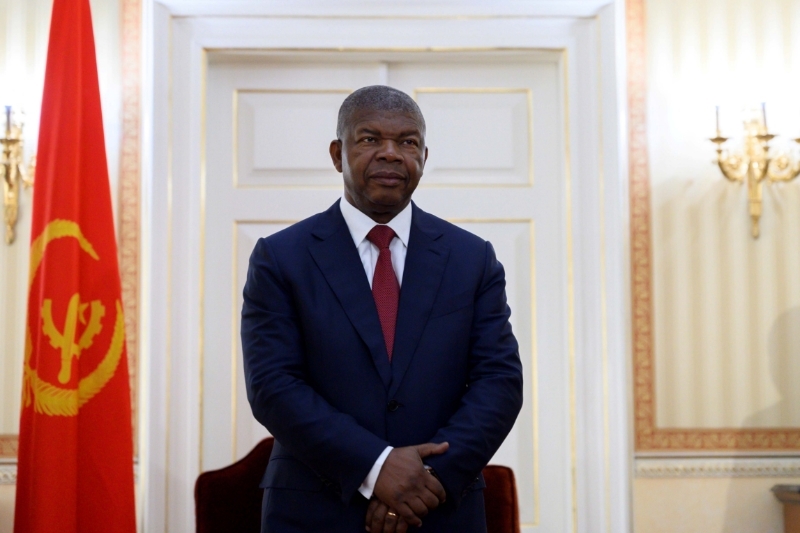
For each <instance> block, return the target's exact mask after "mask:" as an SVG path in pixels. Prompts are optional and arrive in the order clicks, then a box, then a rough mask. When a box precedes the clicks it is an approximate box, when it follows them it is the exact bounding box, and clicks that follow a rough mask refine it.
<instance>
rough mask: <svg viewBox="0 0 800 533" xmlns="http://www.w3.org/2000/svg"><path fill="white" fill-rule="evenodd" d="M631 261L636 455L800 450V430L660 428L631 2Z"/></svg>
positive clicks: (643, 130) (641, 26)
mask: <svg viewBox="0 0 800 533" xmlns="http://www.w3.org/2000/svg"><path fill="white" fill-rule="evenodd" d="M625 10H626V13H625V15H626V20H627V57H628V128H629V137H628V142H629V192H630V198H629V200H630V225H631V226H630V239H631V242H630V246H631V248H630V255H631V257H630V260H631V311H632V313H631V314H632V321H633V323H632V348H633V398H634V400H633V402H634V405H633V410H634V431H635V451H636V452H659V451H661V452H670V451H674V452H683V451H687V450H690V451H704V452H728V453H730V452H736V451H741V450H750V451H753V452H757V451H765V450H769V451H778V450H798V449H800V428H770V429H736V428H711V429H699V428H669V429H663V428H658V427H656V419H655V413H656V405H655V402H656V395H655V394H656V391H655V355H654V349H655V346H654V333H655V332H654V329H653V326H654V321H653V261H652V257H653V242H652V225H651V198H650V172H649V160H648V148H647V115H646V110H647V70H646V66H647V65H646V55H647V52H646V46H647V39H646V33H645V31H646V18H645V15H646V13H645V0H627V3H626V8H625Z"/></svg>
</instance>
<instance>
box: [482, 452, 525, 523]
mask: <svg viewBox="0 0 800 533" xmlns="http://www.w3.org/2000/svg"><path fill="white" fill-rule="evenodd" d="M483 478H484V479H485V480H486V488H485V489H483V500H484V502H485V503H486V530H487V531H488V532H489V533H520V525H519V502H518V501H517V482H516V480H515V479H514V471H513V470H511V469H510V468H509V467H507V466H500V465H488V466H487V467H486V468H484V469H483Z"/></svg>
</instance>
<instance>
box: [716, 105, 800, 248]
mask: <svg viewBox="0 0 800 533" xmlns="http://www.w3.org/2000/svg"><path fill="white" fill-rule="evenodd" d="M744 132H745V137H744V144H743V146H742V147H741V148H740V149H738V150H729V149H724V150H723V148H722V145H723V144H725V142H727V141H728V139H729V137H723V136H722V133H721V132H720V129H719V106H717V136H716V137H713V138H712V139H711V142H713V143H715V144H716V145H717V164H718V165H719V168H720V170H721V171H722V175H723V176H725V177H726V178H727V179H729V180H730V181H734V182H746V183H747V198H748V203H749V204H750V220H751V221H752V229H751V232H752V234H753V238H754V239H757V238H758V235H759V219H761V212H762V197H763V185H764V181H765V180H766V181H768V182H770V183H775V182H779V181H791V180H793V179H795V178H796V177H797V176H798V175H800V157H797V156H796V155H795V154H788V153H786V152H781V151H777V150H775V151H774V150H772V148H771V147H770V146H769V142H770V141H771V140H772V139H774V138H775V135H772V134H771V133H769V132H768V130H767V110H766V106H765V105H764V104H763V103H762V104H761V116H760V117H759V116H758V115H757V114H753V115H752V116H750V117H748V118H747V119H745V121H744ZM794 141H795V142H796V143H798V144H800V138H797V139H794Z"/></svg>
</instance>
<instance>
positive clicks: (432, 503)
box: [419, 487, 444, 509]
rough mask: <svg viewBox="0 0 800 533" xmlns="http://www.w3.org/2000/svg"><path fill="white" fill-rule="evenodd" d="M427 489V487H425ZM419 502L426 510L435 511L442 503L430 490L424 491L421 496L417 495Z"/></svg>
mask: <svg viewBox="0 0 800 533" xmlns="http://www.w3.org/2000/svg"><path fill="white" fill-rule="evenodd" d="M426 489H427V487H426ZM419 498H420V500H421V501H422V503H423V505H425V507H427V508H428V509H436V508H437V507H439V505H440V504H442V503H444V502H443V501H441V500H440V499H439V497H438V496H436V495H435V494H434V493H433V492H431V491H430V490H425V491H423V492H422V494H420V495H419Z"/></svg>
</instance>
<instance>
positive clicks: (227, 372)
mask: <svg viewBox="0 0 800 533" xmlns="http://www.w3.org/2000/svg"><path fill="white" fill-rule="evenodd" d="M560 61H561V56H560V54H558V53H557V52H553V53H549V52H542V51H537V50H527V51H525V50H522V51H502V52H500V51H488V50H487V51H475V52H459V51H454V52H396V51H383V52H338V53H335V52H318V53H310V52H297V53H288V52H285V53H281V54H277V53H266V52H265V53H263V54H256V53H251V54H247V55H244V54H239V55H234V54H230V53H222V52H214V53H211V54H210V56H209V70H208V86H207V103H206V113H207V123H208V128H207V138H206V146H207V162H206V164H207V178H206V180H207V183H206V187H207V198H208V201H207V207H206V210H207V212H206V217H207V218H206V241H205V258H204V261H205V263H204V271H205V276H204V279H205V281H204V292H205V301H206V304H205V312H204V313H205V314H204V332H203V342H204V354H205V355H204V366H203V373H204V375H203V405H202V406H201V410H202V419H203V436H202V438H203V447H202V451H203V457H202V467H203V469H212V468H219V467H221V466H224V465H226V464H228V463H230V462H231V461H233V460H235V459H238V458H240V457H242V456H243V455H245V454H246V453H247V452H248V451H249V450H250V449H252V447H253V446H254V445H255V443H256V442H258V440H260V439H261V438H263V437H264V436H265V435H266V434H267V432H266V430H265V429H264V428H262V427H260V426H259V425H258V423H257V422H255V421H254V420H253V418H252V415H251V414H250V409H249V405H248V404H247V399H246V394H245V391H244V384H243V370H242V362H241V358H242V355H241V344H240V341H239V312H240V309H241V304H242V300H241V291H242V288H243V285H244V280H245V275H246V271H247V262H248V258H249V255H250V252H251V251H252V248H253V246H254V245H255V242H256V240H257V239H258V238H259V237H262V236H266V235H269V234H271V233H274V232H276V231H279V230H280V229H282V228H284V227H286V226H288V225H289V224H291V223H292V222H295V221H298V220H301V219H303V218H306V217H307V216H310V215H312V214H314V213H317V212H319V211H322V210H324V209H326V208H327V207H328V206H330V204H331V203H333V202H334V201H335V200H336V199H337V198H339V197H340V196H341V194H342V185H341V175H340V174H338V173H337V172H336V171H335V169H333V167H332V165H331V164H330V161H329V158H328V155H327V154H328V144H329V142H330V140H332V139H333V138H334V136H335V127H336V115H337V111H338V107H339V105H340V104H341V101H342V100H343V99H344V98H345V97H346V95H347V93H348V92H349V91H351V90H353V89H355V88H358V87H361V86H364V85H371V84H389V85H392V86H394V87H397V88H399V89H401V90H403V91H405V92H407V93H408V94H411V95H413V96H414V97H415V98H416V99H417V101H418V102H419V104H420V107H421V108H422V110H423V113H424V115H425V118H426V122H427V141H428V142H427V144H428V146H429V149H430V158H429V161H428V164H427V165H426V170H425V175H424V177H423V179H422V183H421V185H420V188H419V189H418V190H417V192H416V193H415V196H414V199H415V201H416V202H417V204H418V205H419V206H420V207H421V208H422V209H424V210H426V211H429V212H431V213H433V214H436V215H438V216H440V217H442V218H445V219H448V220H451V221H452V222H454V223H455V224H457V225H460V226H462V227H464V228H465V229H467V230H469V231H472V232H473V233H476V234H477V235H480V236H481V237H483V238H485V239H487V240H489V241H491V242H492V244H493V245H494V247H495V250H496V252H497V255H498V258H499V259H500V261H501V262H502V263H503V265H504V267H505V269H506V276H507V277H506V280H507V292H508V298H509V305H510V306H511V309H512V318H511V321H512V326H513V328H514V331H515V334H516V335H517V338H518V340H519V342H520V357H521V358H522V362H523V367H524V377H525V396H524V400H525V402H524V406H523V409H522V412H521V414H520V416H519V418H518V420H517V423H516V425H515V427H514V429H513V430H512V432H511V434H510V435H509V437H508V438H507V439H506V441H505V443H504V444H503V446H502V447H501V448H500V450H499V451H498V453H497V455H496V456H495V457H494V458H493V460H492V462H493V463H495V464H505V465H509V466H511V467H512V468H513V469H514V471H515V473H516V475H517V481H518V490H519V497H520V506H521V509H520V510H521V518H522V522H523V525H524V527H525V529H526V530H527V529H529V528H537V527H541V528H542V529H545V530H552V531H564V530H566V527H567V523H568V522H567V520H568V515H567V513H566V512H565V511H564V510H565V502H568V501H569V499H570V494H569V479H568V477H567V476H566V475H565V474H564V473H565V472H568V471H569V469H570V464H571V458H570V456H569V449H570V444H569V443H570V437H569V433H570V429H569V423H570V422H569V421H570V414H569V369H568V363H567V353H568V350H567V331H566V324H568V322H569V321H568V319H567V305H566V301H567V254H566V240H565V235H566V231H565V227H564V221H565V211H564V199H565V191H564V188H563V183H564V179H563V177H564V160H565V150H564V146H563V143H562V141H560V139H564V138H565V136H564V134H563V131H564V128H563V124H562V121H563V120H564V117H563V116H562V111H561V110H563V109H564V102H563V97H562V95H563V89H564V88H563V76H562V74H561V68H562V66H561V63H560ZM220 428H229V430H228V431H222V430H221V429H220ZM540 459H541V460H540ZM540 487H547V491H546V493H545V492H542V491H541V490H540Z"/></svg>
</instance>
